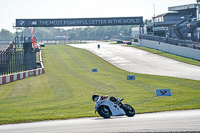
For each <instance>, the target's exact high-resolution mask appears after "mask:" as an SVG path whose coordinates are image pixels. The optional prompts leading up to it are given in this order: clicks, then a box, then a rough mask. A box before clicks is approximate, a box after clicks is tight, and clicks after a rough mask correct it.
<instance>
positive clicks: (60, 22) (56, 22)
mask: <svg viewBox="0 0 200 133" xmlns="http://www.w3.org/2000/svg"><path fill="white" fill-rule="evenodd" d="M50 25H62V20H55V21H50Z"/></svg>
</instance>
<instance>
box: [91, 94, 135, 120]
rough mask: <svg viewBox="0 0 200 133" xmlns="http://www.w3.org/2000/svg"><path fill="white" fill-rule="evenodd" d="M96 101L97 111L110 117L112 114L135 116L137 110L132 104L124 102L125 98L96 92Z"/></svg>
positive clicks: (94, 98) (105, 116)
mask: <svg viewBox="0 0 200 133" xmlns="http://www.w3.org/2000/svg"><path fill="white" fill-rule="evenodd" d="M92 99H93V101H94V102H95V107H94V109H95V113H96V112H98V114H99V115H100V116H101V117H104V118H110V117H111V116H123V115H126V116H128V117H133V116H134V115H135V110H134V108H133V107H132V106H130V105H128V104H124V103H122V101H123V100H124V99H123V98H121V99H119V98H115V97H110V98H108V96H101V97H99V95H97V94H94V95H93V96H92Z"/></svg>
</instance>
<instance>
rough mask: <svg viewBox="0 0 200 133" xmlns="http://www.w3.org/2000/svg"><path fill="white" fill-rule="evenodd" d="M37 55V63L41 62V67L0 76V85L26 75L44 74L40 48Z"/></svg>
mask: <svg viewBox="0 0 200 133" xmlns="http://www.w3.org/2000/svg"><path fill="white" fill-rule="evenodd" d="M39 55H40V59H39V60H40V62H39V63H40V64H41V65H40V66H42V68H38V69H33V70H29V71H24V72H18V73H14V74H9V75H3V76H0V85H3V84H7V83H11V82H14V81H17V80H21V79H25V78H28V77H33V76H38V75H41V74H44V73H45V71H44V66H43V63H42V53H41V50H40V53H39Z"/></svg>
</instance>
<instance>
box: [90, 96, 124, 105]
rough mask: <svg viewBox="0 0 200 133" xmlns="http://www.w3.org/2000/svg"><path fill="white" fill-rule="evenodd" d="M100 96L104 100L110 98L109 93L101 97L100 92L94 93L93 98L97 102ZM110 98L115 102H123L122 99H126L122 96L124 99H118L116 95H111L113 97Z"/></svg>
mask: <svg viewBox="0 0 200 133" xmlns="http://www.w3.org/2000/svg"><path fill="white" fill-rule="evenodd" d="M99 98H100V99H101V100H103V99H106V98H108V95H106V96H101V97H99V95H98V94H94V95H93V96H92V100H93V101H94V102H97V100H98V99H99ZM109 100H110V101H112V102H114V103H120V102H121V101H122V100H124V99H123V98H122V99H120V100H118V99H116V98H115V97H113V96H111V97H110V98H109Z"/></svg>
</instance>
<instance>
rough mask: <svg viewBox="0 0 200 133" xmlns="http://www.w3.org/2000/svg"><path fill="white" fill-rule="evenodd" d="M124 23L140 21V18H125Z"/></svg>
mask: <svg viewBox="0 0 200 133" xmlns="http://www.w3.org/2000/svg"><path fill="white" fill-rule="evenodd" d="M123 22H124V23H128V24H129V23H139V22H140V20H139V19H124V20H123Z"/></svg>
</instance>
